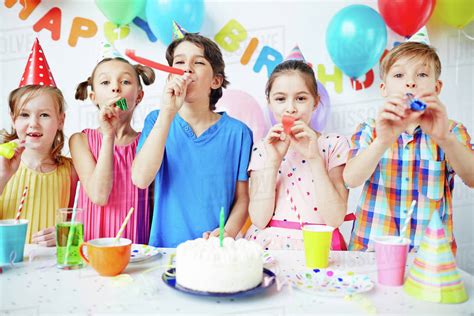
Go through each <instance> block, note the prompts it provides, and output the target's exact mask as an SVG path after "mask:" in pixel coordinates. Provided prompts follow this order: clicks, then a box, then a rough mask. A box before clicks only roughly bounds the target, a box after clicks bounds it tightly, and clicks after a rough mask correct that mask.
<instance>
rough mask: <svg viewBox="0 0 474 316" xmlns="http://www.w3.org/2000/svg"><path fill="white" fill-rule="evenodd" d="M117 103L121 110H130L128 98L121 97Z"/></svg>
mask: <svg viewBox="0 0 474 316" xmlns="http://www.w3.org/2000/svg"><path fill="white" fill-rule="evenodd" d="M115 105H116V106H117V107H118V108H120V110H122V111H126V110H128V106H127V100H125V98H121V99H120V100H118V101H117V102H115Z"/></svg>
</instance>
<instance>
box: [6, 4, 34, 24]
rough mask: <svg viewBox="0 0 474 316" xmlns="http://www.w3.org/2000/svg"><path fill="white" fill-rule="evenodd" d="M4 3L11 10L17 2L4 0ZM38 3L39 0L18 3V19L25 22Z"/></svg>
mask: <svg viewBox="0 0 474 316" xmlns="http://www.w3.org/2000/svg"><path fill="white" fill-rule="evenodd" d="M4 2H5V6H6V7H7V8H11V7H13V6H14V5H15V4H16V3H17V2H18V0H5V1H4ZM40 3H41V0H22V1H20V3H19V4H20V5H21V6H22V8H21V11H20V13H19V15H18V16H19V17H20V19H22V20H26V19H27V18H28V17H29V16H30V14H31V13H32V12H33V11H34V10H35V9H36V7H37V6H38V5H39V4H40Z"/></svg>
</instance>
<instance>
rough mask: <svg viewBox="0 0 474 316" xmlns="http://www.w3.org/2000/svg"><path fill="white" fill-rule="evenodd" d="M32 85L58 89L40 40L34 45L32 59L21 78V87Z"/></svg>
mask: <svg viewBox="0 0 474 316" xmlns="http://www.w3.org/2000/svg"><path fill="white" fill-rule="evenodd" d="M30 84H31V85H41V86H51V87H56V83H55V82H54V79H53V74H52V73H51V70H50V69H49V65H48V62H47V61H46V56H45V55H44V51H43V48H42V47H41V45H40V43H39V41H38V39H36V40H35V42H34V43H33V47H32V48H31V53H30V57H28V63H27V64H26V68H25V71H24V73H23V76H22V77H21V80H20V85H19V86H20V87H23V86H26V85H30Z"/></svg>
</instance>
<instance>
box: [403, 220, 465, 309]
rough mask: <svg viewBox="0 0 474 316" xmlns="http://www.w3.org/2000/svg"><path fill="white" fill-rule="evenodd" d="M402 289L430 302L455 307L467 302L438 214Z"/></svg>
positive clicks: (425, 235)
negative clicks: (456, 304)
mask: <svg viewBox="0 0 474 316" xmlns="http://www.w3.org/2000/svg"><path fill="white" fill-rule="evenodd" d="M403 289H404V290H405V292H406V293H408V294H410V295H412V296H414V297H415V298H418V299H421V300H425V301H430V302H437V303H444V304H453V303H462V302H464V301H466V300H467V299H468V296H467V293H466V289H465V288H464V283H463V281H462V279H461V276H460V275H459V272H458V270H457V267H456V262H455V261H454V256H453V253H452V251H451V247H450V245H449V242H448V240H447V239H446V235H445V232H444V228H443V225H442V223H441V220H440V217H439V213H438V211H435V212H433V215H432V216H431V220H430V223H429V224H428V227H427V228H426V230H425V234H424V236H423V239H422V240H421V244H420V248H419V250H418V253H417V255H416V258H415V261H414V262H413V265H412V267H411V268H410V271H409V274H408V278H407V279H406V281H405V284H404V285H403Z"/></svg>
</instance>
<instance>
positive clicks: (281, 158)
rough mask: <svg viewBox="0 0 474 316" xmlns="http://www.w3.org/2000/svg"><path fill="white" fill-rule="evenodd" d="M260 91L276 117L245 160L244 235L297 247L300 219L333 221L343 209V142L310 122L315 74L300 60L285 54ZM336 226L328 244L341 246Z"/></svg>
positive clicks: (267, 243)
mask: <svg viewBox="0 0 474 316" xmlns="http://www.w3.org/2000/svg"><path fill="white" fill-rule="evenodd" d="M266 95H267V100H268V104H269V107H270V109H271V111H272V112H273V114H274V116H275V118H276V120H277V121H279V122H283V124H282V123H279V124H276V125H274V126H273V127H272V128H271V129H270V131H269V132H268V135H267V136H266V138H265V139H264V140H263V141H261V142H259V143H257V144H255V146H254V148H253V151H252V157H251V161H250V166H249V172H250V204H249V213H250V219H251V221H252V226H250V228H249V229H248V230H247V233H246V238H247V239H250V240H255V241H257V242H258V243H260V244H261V245H262V246H263V247H264V248H266V249H303V234H302V231H301V225H302V224H304V223H311V224H326V225H329V226H333V227H336V228H337V227H338V226H339V225H340V224H341V223H342V222H343V221H344V217H345V214H346V209H347V195H348V190H347V189H346V187H345V186H344V183H343V179H342V171H343V168H344V165H345V163H346V158H347V153H348V150H349V144H348V141H347V139H346V138H344V137H342V136H339V135H336V134H320V133H318V132H316V131H314V130H313V129H312V128H311V127H310V126H309V123H310V120H311V115H312V112H313V111H314V110H315V109H316V106H317V104H318V102H319V95H318V91H317V84H316V79H315V76H314V72H313V70H312V69H311V67H310V66H308V65H307V64H306V63H305V62H304V61H301V60H287V61H284V62H283V63H282V64H280V65H278V66H277V67H276V68H275V70H274V71H273V73H272V75H271V76H270V78H269V80H268V83H267V88H266ZM340 238H342V235H340V233H339V230H337V229H336V231H335V233H334V234H333V249H337V250H342V249H345V243H344V242H343V241H344V240H343V238H342V244H336V242H335V241H339V242H340V241H341V239H340Z"/></svg>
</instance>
